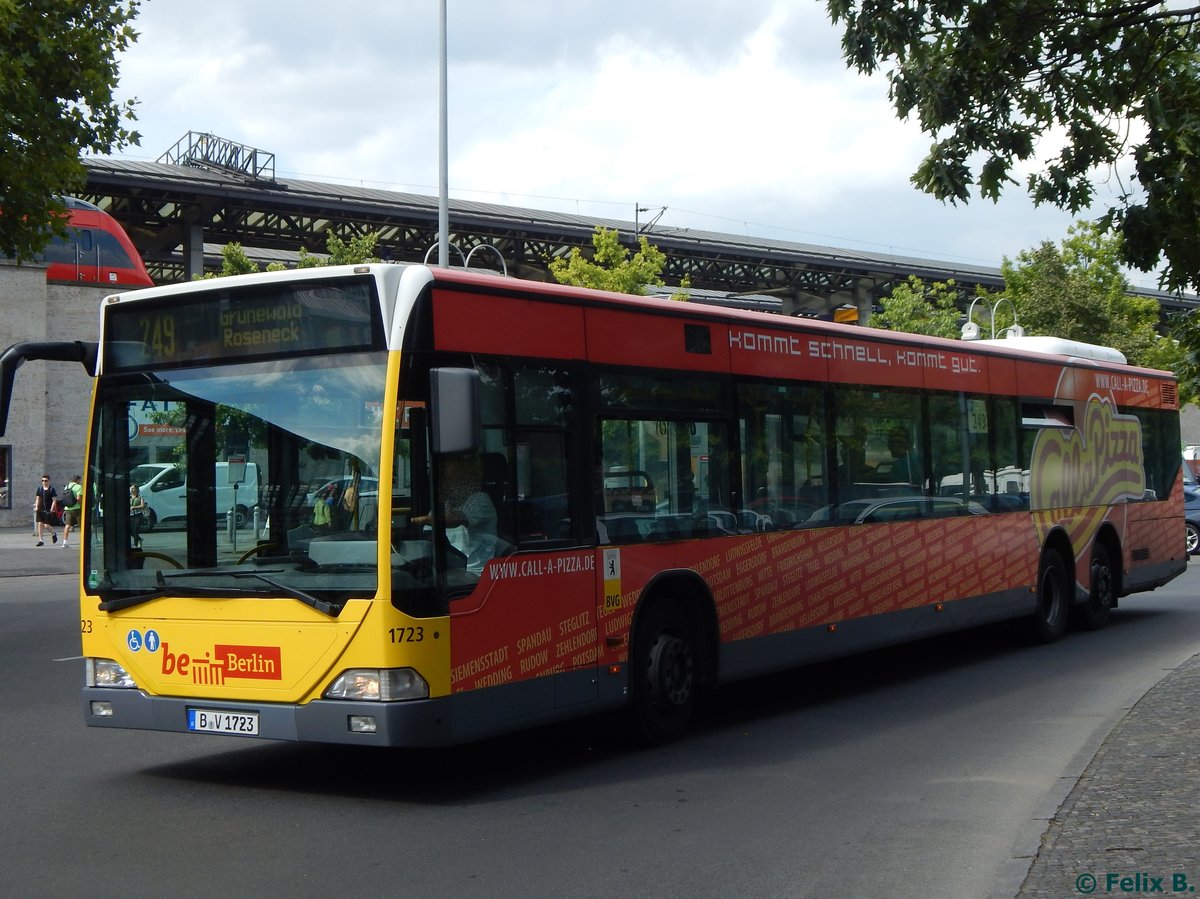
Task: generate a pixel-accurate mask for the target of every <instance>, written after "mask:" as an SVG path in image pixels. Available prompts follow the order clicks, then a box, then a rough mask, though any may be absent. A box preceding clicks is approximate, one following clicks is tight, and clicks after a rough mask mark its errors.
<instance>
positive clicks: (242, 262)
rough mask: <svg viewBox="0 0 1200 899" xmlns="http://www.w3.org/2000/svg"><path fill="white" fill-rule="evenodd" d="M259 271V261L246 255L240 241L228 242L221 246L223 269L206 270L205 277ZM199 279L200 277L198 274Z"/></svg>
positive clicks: (246, 273) (221, 276)
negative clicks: (215, 270)
mask: <svg viewBox="0 0 1200 899" xmlns="http://www.w3.org/2000/svg"><path fill="white" fill-rule="evenodd" d="M256 271H258V263H257V262H255V261H254V260H253V259H251V258H250V257H249V256H247V255H246V251H245V250H243V249H242V245H241V244H240V243H236V242H234V243H227V244H225V246H223V247H221V270H220V271H219V272H206V273H205V274H204V277H205V278H224V277H227V276H229V275H248V274H250V273H252V272H256ZM196 277H197V279H198V278H199V277H200V276H199V275H197V276H196Z"/></svg>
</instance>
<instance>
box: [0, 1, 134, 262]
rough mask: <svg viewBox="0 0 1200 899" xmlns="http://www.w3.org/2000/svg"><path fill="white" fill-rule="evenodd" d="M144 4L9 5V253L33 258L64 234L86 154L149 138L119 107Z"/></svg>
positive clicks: (5, 233)
mask: <svg viewBox="0 0 1200 899" xmlns="http://www.w3.org/2000/svg"><path fill="white" fill-rule="evenodd" d="M137 10H138V3H137V0H127V2H115V3H114V2H111V0H0V212H2V214H0V254H3V255H5V256H10V257H12V258H15V259H17V260H28V259H31V258H33V257H34V256H35V255H36V254H37V253H38V252H39V251H40V250H41V249H42V248H43V247H44V246H45V245H46V243H47V242H48V241H49V239H50V237H51V235H52V234H53V233H55V232H57V233H59V234H60V235H65V234H66V230H65V225H64V224H63V218H62V216H63V214H64V213H65V211H66V208H65V206H64V205H63V203H62V201H61V199H60V197H61V196H62V195H70V194H72V193H79V192H80V191H81V190H82V188H83V186H84V185H85V184H86V182H87V173H86V170H85V169H84V167H83V163H82V162H81V161H80V156H81V155H82V154H84V153H88V152H91V153H101V154H106V153H112V152H114V151H117V150H120V149H123V148H124V147H126V146H129V145H130V144H136V143H137V142H138V141H139V139H140V136H139V135H138V133H137V132H136V131H130V130H128V129H127V128H126V127H125V123H127V122H131V121H133V120H134V119H135V118H136V116H135V115H134V105H135V101H133V100H127V101H125V102H123V103H122V102H118V101H117V100H116V99H115V97H114V92H115V90H116V87H117V79H118V67H117V62H116V57H117V55H118V54H119V53H120V52H121V51H123V50H125V49H126V48H127V47H128V46H129V45H130V44H131V43H133V42H134V41H136V40H137V34H136V32H135V31H134V30H133V28H132V26H131V25H130V24H129V23H130V22H131V21H132V20H133V18H134V17H135V16H136V15H137Z"/></svg>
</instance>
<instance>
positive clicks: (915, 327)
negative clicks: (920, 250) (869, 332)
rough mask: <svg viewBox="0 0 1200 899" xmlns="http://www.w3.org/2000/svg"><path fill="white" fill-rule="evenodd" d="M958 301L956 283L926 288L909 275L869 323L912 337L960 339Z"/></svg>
mask: <svg viewBox="0 0 1200 899" xmlns="http://www.w3.org/2000/svg"><path fill="white" fill-rule="evenodd" d="M957 301H958V291H957V290H955V287H954V281H953V280H950V281H935V282H933V284H929V285H926V283H925V282H924V281H922V280H921V279H920V278H918V277H917V276H916V275H909V276H908V280H907V281H905V282H904V283H903V284H900V285H897V287H896V288H895V289H894V290H893V291H892V292H891V295H889V296H886V297H884V298H883V299H882V300H880V301H879V305H880V307H881V310H882V311H880V312H876V313H875V314H874V315H872V316H871V317H870V318H869V319H868V320H867V324H868V325H869V326H871V327H872V328H887V329H889V330H892V331H904V332H906V333H909V334H926V335H929V336H930V337H949V338H956V337H958V334H959V326H958V321H959V317H960V315H961V313H959V311H958V306H957Z"/></svg>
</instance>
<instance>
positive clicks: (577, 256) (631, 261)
mask: <svg viewBox="0 0 1200 899" xmlns="http://www.w3.org/2000/svg"><path fill="white" fill-rule="evenodd" d="M638 246H639V249H638V251H637V252H636V253H634V254H633V255H632V256H630V254H629V250H627V249H626V248H625V247H623V246H622V245H621V237H620V235H619V234H618V233H617V232H616V231H615V230H611V229H608V228H604V227H601V226H598V227H597V228H596V231H595V233H593V234H592V247H593V250H594V252H593V253H592V258H590V259H589V258H587V257H586V256H584V255H583V252H582V251H581V250H580V249H579V247H575V248H573V249H572V250H571V254H570V255H569V256H567V257H566V258H565V259H564V258H558V259H552V260H550V274H551V275H553V276H554V279H555V280H556V281H558V283H559V284H573V285H575V286H576V287H591V288H594V289H596V290H609V291H614V292H616V293H632V294H643V293H645V292H646V287H647V286H648V285H652V284H653V285H656V286H661V285H662V283H663V280H662V278H661V277H659V275H660V273H661V272H662V270H663V266H664V265H666V263H667V256H666V254H665V253H664V252H663V251H662V250H660V249H659V248H658V247H655V246H652V245H651V244H650V242H649V241H648V240H647V239H646V237H645V235H641V236H639V237H638ZM680 288H681V290H686V289H687V284H686V283H685V284H682V285H680ZM672 299H686V296H684V295H683V294H678V293H677V294H676V295H675V296H674V297H673V298H672Z"/></svg>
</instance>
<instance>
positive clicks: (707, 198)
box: [120, 0, 1152, 285]
mask: <svg viewBox="0 0 1200 899" xmlns="http://www.w3.org/2000/svg"><path fill="white" fill-rule="evenodd" d="M438 9H439V4H438V2H437V0H372V2H359V0H342V2H340V3H329V2H327V0H326V2H316V0H288V2H282V0H279V2H277V0H252V2H246V0H206V2H205V3H204V4H203V5H196V4H190V3H179V2H177V0H144V2H143V4H142V7H141V13H140V15H139V16H138V18H137V20H136V22H135V27H136V29H137V30H138V31H139V32H140V38H139V40H138V43H137V44H136V45H135V46H134V47H133V48H132V49H131V50H130V51H129V52H128V53H127V54H126V55H125V56H124V57H123V58H122V61H121V88H120V96H121V98H123V99H124V98H128V97H136V98H137V99H138V100H139V101H140V105H139V107H138V123H137V125H136V127H137V129H138V130H139V131H140V132H141V134H142V141H141V145H140V146H138V147H133V148H131V149H130V150H128V151H127V152H126V153H124V154H123V155H124V156H125V157H127V158H132V159H148V160H153V159H156V158H158V156H160V155H161V154H162V153H164V152H165V151H166V150H168V149H169V148H170V147H171V146H173V145H174V144H175V142H176V141H177V140H179V139H180V138H181V137H183V136H184V135H185V134H186V133H187V132H188V131H189V130H190V131H202V132H211V133H213V134H217V135H219V136H221V137H224V138H229V139H231V140H234V141H238V142H240V143H244V144H249V145H251V146H254V147H257V148H259V149H262V150H265V151H268V152H270V153H274V154H275V163H276V173H277V174H278V175H279V176H281V177H286V178H302V179H308V180H315V181H325V182H330V183H351V184H361V185H365V186H368V187H378V188H382V189H388V190H398V191H405V192H412V193H421V194H428V195H430V196H436V194H437V189H438V187H437V185H438V47H439V44H438ZM824 10H825V5H824V3H823V2H821V0H804V2H799V3H797V2H795V0H791V2H788V0H774V2H773V0H736V2H731V0H641V2H634V0H604V2H586V0H567V2H561V0H560V2H555V3H551V2H548V0H448V16H447V22H448V28H447V31H448V41H447V45H448V52H447V59H448V70H449V77H448V82H449V91H448V94H449V104H448V106H449V116H448V132H449V187H450V196H451V197H453V198H456V199H464V200H478V201H484V202H497V203H504V204H508V205H513V206H523V207H529V208H534V209H544V210H555V211H562V212H572V213H579V214H582V215H595V216H603V217H608V218H617V219H624V220H628V221H632V220H633V219H634V216H635V207H636V206H639V205H640V206H643V207H647V208H648V209H649V210H650V211H649V212H644V213H641V214H640V215H639V218H640V219H641V221H643V222H645V221H646V220H647V219H649V218H651V217H653V216H654V215H656V214H657V213H658V211H659V210H660V209H661V208H662V207H666V211H665V212H664V213H663V214H662V216H661V218H660V220H659V221H660V222H661V225H662V226H666V227H675V228H697V229H701V230H707V231H719V232H723V233H733V234H740V235H744V236H750V237H764V238H771V239H778V240H790V241H796V242H801V243H813V244H820V245H823V246H831V247H843V248H850V249H857V250H863V251H868V252H878V253H896V254H900V255H906V256H918V257H923V258H928V259H937V260H943V261H948V262H959V263H970V264H978V265H993V266H998V265H999V264H1000V262H1001V260H1002V258H1003V257H1005V256H1008V257H1010V258H1012V257H1015V256H1016V254H1017V253H1019V252H1020V251H1021V250H1023V249H1027V248H1030V247H1033V246H1036V245H1037V244H1039V243H1040V242H1041V241H1043V240H1052V241H1054V242H1058V241H1060V240H1061V239H1062V238H1063V237H1065V236H1066V231H1067V227H1068V226H1069V225H1070V223H1071V221H1072V217H1071V216H1069V215H1068V214H1066V213H1063V212H1060V211H1058V210H1052V209H1046V208H1043V209H1035V208H1034V207H1033V206H1032V204H1031V203H1030V202H1029V201H1028V200H1027V199H1026V198H1025V196H1024V193H1023V191H1022V190H1019V189H1018V190H1016V191H1013V192H1011V194H1010V196H1007V197H1005V198H1004V199H1003V200H1002V201H1001V202H1000V203H999V204H998V205H994V204H992V203H990V202H987V201H983V200H978V199H977V200H975V201H974V202H972V203H971V204H970V205H969V206H967V207H957V208H956V207H952V206H946V205H944V204H942V203H940V202H938V201H937V200H934V199H932V198H930V197H928V196H925V195H924V194H921V193H919V192H917V191H916V190H915V189H914V188H913V187H912V186H911V185H910V184H909V181H908V178H909V175H910V174H911V173H912V172H913V170H914V169H915V168H916V165H917V163H918V161H919V160H920V159H921V157H922V156H923V155H924V153H925V152H926V150H927V149H928V146H929V143H930V141H929V139H928V138H926V137H924V136H923V135H922V134H921V133H920V132H919V130H918V129H917V128H916V126H915V125H914V124H912V123H904V122H900V121H898V120H897V119H896V117H895V115H894V114H893V112H892V110H891V107H890V106H889V104H888V102H887V85H886V83H885V81H884V80H883V79H882V78H881V77H878V78H866V77H864V76H861V75H858V74H856V73H853V72H850V71H848V70H847V69H846V67H845V65H844V64H843V62H842V60H841V54H840V46H839V38H840V33H839V31H838V30H837V29H836V28H835V27H834V26H833V25H832V24H831V23H830V22H829V20H828V18H827V17H826V15H825V11H824ZM1135 282H1136V283H1144V284H1147V285H1150V284H1152V279H1150V278H1148V277H1146V276H1139V277H1138V278H1135Z"/></svg>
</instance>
